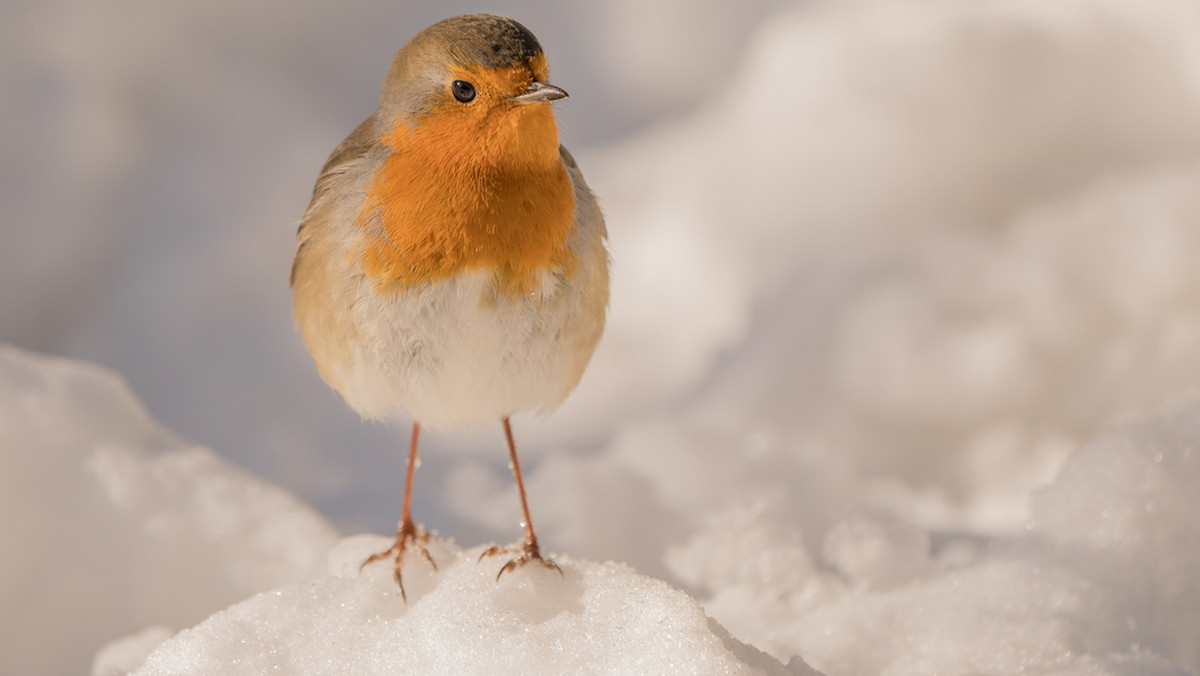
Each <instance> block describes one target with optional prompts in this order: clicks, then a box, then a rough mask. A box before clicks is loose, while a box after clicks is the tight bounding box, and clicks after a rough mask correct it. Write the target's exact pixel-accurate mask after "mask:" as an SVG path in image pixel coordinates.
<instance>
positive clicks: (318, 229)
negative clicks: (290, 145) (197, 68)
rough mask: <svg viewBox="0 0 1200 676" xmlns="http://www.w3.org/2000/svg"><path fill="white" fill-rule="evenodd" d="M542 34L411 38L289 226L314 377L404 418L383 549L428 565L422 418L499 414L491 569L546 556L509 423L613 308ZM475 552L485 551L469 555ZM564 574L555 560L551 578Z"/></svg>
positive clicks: (442, 31) (457, 22) (452, 423)
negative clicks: (406, 431) (396, 497)
mask: <svg viewBox="0 0 1200 676" xmlns="http://www.w3.org/2000/svg"><path fill="white" fill-rule="evenodd" d="M547 80H548V78H547V64H546V55H545V53H544V52H543V51H542V47H541V45H540V44H539V43H538V41H537V38H535V37H534V36H533V34H532V33H531V32H529V30H528V29H527V28H525V27H524V26H522V25H521V24H519V23H517V22H516V21H513V20H512V19H509V18H505V17H500V16H493V15H488V14H473V15H469V16H459V17H454V18H451V19H446V20H445V21H441V22H439V23H436V24H434V25H433V26H430V27H429V28H426V29H425V30H424V31H422V32H420V33H419V34H417V35H416V36H415V37H413V38H412V39H411V40H410V41H409V42H408V44H406V45H405V46H404V47H403V48H402V49H400V51H399V52H397V53H396V57H395V59H394V60H393V61H392V65H391V69H390V70H389V71H388V74H387V79H386V80H385V81H384V83H383V92H382V94H381V95H380V97H379V107H378V108H377V109H376V110H375V113H374V114H373V115H371V116H370V117H369V118H367V120H366V121H365V122H363V123H362V124H361V125H359V127H358V128H357V129H355V130H354V132H353V133H351V134H350V136H348V137H347V138H346V140H345V141H342V143H341V145H339V146H338V147H337V149H336V150H334V151H333V154H332V155H331V156H330V157H329V160H328V161H327V162H326V163H325V166H324V168H323V169H322V170H321V174H320V177H319V178H318V179H317V184H316V187H315V188H314V190H313V197H312V202H311V203H310V204H309V206H308V209H307V211H305V213H304V218H303V219H302V221H301V222H300V230H299V233H298V235H297V239H298V242H299V244H298V247H297V249H296V256H295V260H294V261H293V262H292V270H291V287H292V289H293V292H294V312H295V319H296V324H297V326H298V328H299V331H300V335H301V337H302V338H303V340H304V343H305V345H307V347H308V350H309V352H310V353H312V357H313V360H314V361H315V362H316V365H317V370H318V371H319V372H320V374H321V377H322V378H323V379H324V380H325V381H326V382H327V383H329V384H330V385H331V386H332V387H333V388H334V389H336V390H337V391H338V392H339V393H340V394H341V395H342V397H343V398H344V399H345V400H346V402H347V403H348V404H349V405H350V407H351V408H353V409H354V410H356V411H358V413H359V414H360V415H362V416H363V417H364V418H370V419H377V420H384V419H391V418H396V417H400V416H402V415H403V414H404V413H407V414H408V415H409V416H410V417H411V419H412V438H411V441H410V445H409V452H408V464H407V472H406V477H405V483H404V506H403V509H402V512H401V516H400V524H399V527H398V529H397V532H396V542H395V544H393V545H392V546H391V548H390V549H388V550H387V551H384V552H381V553H379V554H375V555H374V556H371V557H370V558H369V559H367V560H366V561H365V562H364V563H363V566H364V567H365V566H366V565H368V564H370V563H372V562H375V561H379V560H387V559H390V560H391V561H392V562H393V564H394V569H395V579H396V582H397V584H398V585H399V586H400V591H401V593H402V594H403V592H404V584H403V581H402V579H401V575H400V571H401V567H402V564H403V561H404V556H405V554H406V553H407V552H408V551H410V550H416V551H417V552H418V553H419V554H420V556H422V557H423V558H424V559H425V560H427V561H428V562H429V564H430V565H431V566H433V567H434V569H436V567H437V566H436V564H434V562H433V559H432V558H431V557H430V555H429V552H428V550H427V549H426V547H425V543H427V541H428V534H427V533H426V532H425V530H424V529H423V528H422V527H420V526H418V525H417V524H416V523H415V522H414V521H413V519H412V513H411V503H412V487H413V474H414V472H415V471H416V468H417V442H418V439H419V437H420V433H421V429H422V427H423V426H426V427H431V428H439V427H440V428H452V427H463V426H471V425H478V424H481V423H487V422H492V423H494V422H495V421H497V420H498V421H500V423H501V425H502V426H503V430H504V436H505V440H506V442H507V444H508V452H509V456H510V458H511V462H512V469H513V474H514V476H515V478H516V484H517V492H518V494H519V496H520V499H521V510H522V513H523V516H524V521H523V523H522V525H523V526H524V529H525V535H524V538H523V540H521V541H520V543H519V544H518V545H515V546H512V547H505V548H500V547H493V548H492V549H490V550H488V551H486V552H484V556H488V555H495V554H501V553H507V554H508V555H510V556H511V557H512V558H511V559H510V560H508V561H507V563H505V564H504V566H503V567H502V568H501V569H500V572H499V573H498V574H497V576H496V577H497V579H499V578H500V576H502V575H503V574H504V573H505V572H508V571H512V570H514V569H516V568H517V567H520V566H523V565H525V564H527V563H530V562H533V561H537V562H540V563H541V564H543V565H545V566H547V567H549V568H552V569H555V570H558V566H556V565H555V564H554V563H553V562H552V561H550V560H549V559H544V558H542V555H541V550H540V549H539V547H538V540H537V536H536V535H535V534H534V530H533V521H532V520H531V519H530V516H529V504H528V501H527V500H526V496H525V486H524V482H523V481H522V478H521V465H520V463H519V462H518V461H517V450H516V445H515V443H514V442H513V434H512V426H511V425H510V423H509V417H510V416H511V415H512V414H514V413H516V412H518V411H527V410H534V411H538V412H548V411H551V410H553V409H554V408H556V407H557V406H558V405H559V404H560V403H562V401H563V400H564V399H565V398H566V397H567V395H568V394H569V393H570V392H571V390H572V389H574V388H575V385H576V384H577V383H578V382H579V378H580V377H581V376H582V374H583V370H584V367H585V366H586V365H587V363H588V360H589V359H590V358H591V355H592V351H593V349H594V348H595V346H596V342H597V341H598V340H599V338H600V334H601V332H602V330H603V328H604V318H605V312H606V307H607V304H608V253H607V251H606V249H605V237H606V231H605V226H604V218H603V216H602V215H601V213H600V208H599V206H598V205H597V203H596V199H595V197H594V196H593V195H592V193H591V191H590V190H589V189H588V187H587V184H586V183H584V180H583V175H582V173H580V170H579V166H578V165H577V164H576V163H575V160H574V159H573V158H572V157H571V154H570V153H568V152H567V150H566V149H565V148H563V147H562V146H560V145H559V142H558V128H557V125H556V123H555V119H554V112H553V110H552V109H551V106H550V104H551V102H553V101H556V100H558V99H563V98H566V96H567V92H565V91H563V90H562V89H560V88H558V87H556V86H554V85H552V84H550V83H549V82H548V81H547ZM483 558H484V557H483V556H481V557H480V560H481V561H482V560H483ZM561 572H562V571H561V570H559V573H561Z"/></svg>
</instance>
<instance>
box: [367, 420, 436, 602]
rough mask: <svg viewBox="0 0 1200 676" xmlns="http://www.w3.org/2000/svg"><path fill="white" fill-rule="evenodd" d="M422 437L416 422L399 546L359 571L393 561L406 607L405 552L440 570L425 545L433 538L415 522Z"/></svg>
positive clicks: (398, 533) (405, 484)
mask: <svg viewBox="0 0 1200 676" xmlns="http://www.w3.org/2000/svg"><path fill="white" fill-rule="evenodd" d="M420 436H421V424H420V423H418V422H416V421H413V428H412V442H411V444H410V445H409V448H408V471H407V473H406V474H405V478H404V508H403V509H402V510H401V512H400V525H399V526H397V528H396V542H395V543H393V544H392V546H391V547H390V548H389V549H388V550H387V551H382V552H379V553H378V554H372V555H371V556H370V557H368V558H367V560H366V561H363V563H362V565H361V566H359V567H358V570H359V571H360V572H361V571H362V569H363V568H366V567H367V564H370V563H374V562H376V561H382V560H383V559H392V560H393V562H394V565H395V572H394V573H393V576H394V577H395V579H396V585H397V586H399V587H400V596H401V598H403V599H404V601H405V603H407V602H408V595H407V594H405V593H404V580H403V579H402V578H401V576H400V569H401V568H402V567H403V565H404V552H405V550H406V549H407V548H408V547H409V546H411V547H413V548H414V549H416V550H417V552H418V553H419V554H420V555H421V557H422V558H424V559H425V560H426V561H428V562H429V565H430V566H433V569H434V570H437V564H436V563H434V562H433V557H432V556H430V555H429V550H428V549H426V548H425V543H426V542H428V541H429V534H428V533H426V532H425V529H424V528H421V527H420V526H418V525H417V524H415V523H413V520H412V490H413V475H414V474H416V473H417V440H418V439H419V438H420Z"/></svg>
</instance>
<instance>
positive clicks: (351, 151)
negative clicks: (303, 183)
mask: <svg viewBox="0 0 1200 676" xmlns="http://www.w3.org/2000/svg"><path fill="white" fill-rule="evenodd" d="M374 139H375V116H374V115H372V116H371V117H368V118H367V119H366V120H364V121H363V123H362V124H360V125H358V128H357V129H355V130H354V131H353V132H351V133H350V135H349V136H347V137H346V138H345V140H343V141H342V142H341V143H340V144H338V147H337V148H335V149H334V151H333V153H332V154H331V155H330V156H329V159H328V160H326V161H325V166H323V167H321V174H320V175H319V176H318V177H317V184H316V186H314V187H313V196H312V200H311V201H310V202H309V204H308V209H306V210H305V212H304V217H303V218H302V219H300V228H299V229H298V230H297V231H296V240H297V242H296V255H295V257H294V258H293V259H292V269H291V272H290V274H289V275H288V286H292V287H294V286H295V285H296V262H297V261H298V260H300V256H301V254H302V252H303V251H304V245H305V243H307V241H308V238H309V232H308V230H309V229H310V228H309V226H310V224H311V223H312V222H313V220H314V218H315V216H316V214H317V212H319V211H320V208H321V205H322V204H323V203H324V202H325V197H326V193H327V192H328V191H329V187H330V185H331V184H332V183H333V182H334V181H335V180H336V179H337V177H339V176H341V175H342V173H343V171H344V170H345V168H346V166H347V165H349V164H350V163H351V162H355V161H358V160H360V159H362V157H363V156H365V155H366V154H367V153H368V152H370V150H371V148H372V147H373V146H374Z"/></svg>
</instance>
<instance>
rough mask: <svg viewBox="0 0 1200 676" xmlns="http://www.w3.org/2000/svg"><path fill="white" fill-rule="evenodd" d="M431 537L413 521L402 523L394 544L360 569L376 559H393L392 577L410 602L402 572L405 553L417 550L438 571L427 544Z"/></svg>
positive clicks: (368, 559)
mask: <svg viewBox="0 0 1200 676" xmlns="http://www.w3.org/2000/svg"><path fill="white" fill-rule="evenodd" d="M429 538H430V534H429V533H428V532H426V531H425V529H424V528H422V527H420V526H418V525H416V524H415V523H412V522H408V523H402V524H400V530H398V531H397V532H396V541H395V542H394V543H392V546H391V547H390V548H388V549H387V550H386V551H382V552H379V553H378V554H372V555H371V556H369V557H367V560H366V561H363V562H362V565H361V566H359V567H358V571H359V572H360V573H361V572H362V570H363V568H366V567H367V566H368V565H370V564H372V563H375V562H376V561H383V560H385V559H391V560H392V562H393V565H394V570H393V573H392V577H393V578H394V579H395V580H396V586H398V587H400V597H401V598H402V599H404V602H405V603H408V595H407V594H405V593H404V578H403V577H402V576H401V574H400V571H401V569H402V568H403V567H404V553H405V552H407V551H409V550H416V552H417V553H418V554H420V555H421V558H423V559H425V560H426V561H428V562H429V565H430V567H432V568H433V570H434V571H435V572H436V571H437V569H438V567H437V564H436V563H434V561H433V557H432V556H430V555H429V549H428V548H426V546H425V545H426V544H427V543H428V542H429Z"/></svg>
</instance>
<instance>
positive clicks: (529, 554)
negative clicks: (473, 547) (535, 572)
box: [479, 542, 566, 582]
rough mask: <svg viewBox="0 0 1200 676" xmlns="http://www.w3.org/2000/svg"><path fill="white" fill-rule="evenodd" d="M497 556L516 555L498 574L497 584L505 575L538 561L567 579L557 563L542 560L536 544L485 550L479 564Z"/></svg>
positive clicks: (497, 546)
mask: <svg viewBox="0 0 1200 676" xmlns="http://www.w3.org/2000/svg"><path fill="white" fill-rule="evenodd" d="M497 554H515V555H516V556H514V557H513V558H511V559H509V560H508V562H507V563H505V564H504V566H503V567H502V568H500V572H499V573H496V581H497V582H499V581H500V578H501V577H503V576H504V574H505V573H511V572H512V571H514V570H516V569H518V568H520V567H522V566H524V565H525V564H527V563H529V562H531V561H537V562H538V563H540V564H542V566H543V567H545V568H549V569H550V570H553V571H556V572H557V573H558V574H559V575H560V576H562V577H564V578H565V577H566V575H564V574H563V571H562V568H559V567H558V564H557V563H555V562H554V561H553V560H551V559H545V558H542V554H541V551H539V549H538V546H537V543H536V542H534V543H525V544H524V545H522V546H521V547H520V548H514V547H501V546H499V545H495V546H492V547H489V548H487V549H486V550H484V552H483V553H482V554H480V555H479V562H480V563H482V562H483V560H484V559H485V558H487V557H489V556H496V555H497Z"/></svg>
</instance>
